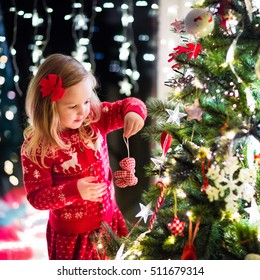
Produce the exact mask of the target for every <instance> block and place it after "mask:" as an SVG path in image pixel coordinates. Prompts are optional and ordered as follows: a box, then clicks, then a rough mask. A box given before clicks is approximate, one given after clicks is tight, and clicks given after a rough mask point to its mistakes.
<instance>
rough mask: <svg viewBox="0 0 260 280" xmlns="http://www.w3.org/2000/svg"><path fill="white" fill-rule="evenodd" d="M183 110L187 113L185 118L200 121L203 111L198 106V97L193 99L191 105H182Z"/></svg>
mask: <svg viewBox="0 0 260 280" xmlns="http://www.w3.org/2000/svg"><path fill="white" fill-rule="evenodd" d="M184 109H185V111H186V112H187V113H188V117H187V120H188V121H191V120H197V121H199V122H201V121H202V115H203V113H204V111H203V110H202V109H201V108H200V103H199V100H198V99H195V101H194V103H193V104H192V105H186V106H185V107H184Z"/></svg>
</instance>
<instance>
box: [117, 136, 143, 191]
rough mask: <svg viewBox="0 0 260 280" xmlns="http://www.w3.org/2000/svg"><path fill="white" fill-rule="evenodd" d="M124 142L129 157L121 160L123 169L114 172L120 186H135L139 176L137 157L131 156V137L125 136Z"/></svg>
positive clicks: (120, 163) (120, 164)
mask: <svg viewBox="0 0 260 280" xmlns="http://www.w3.org/2000/svg"><path fill="white" fill-rule="evenodd" d="M124 142H125V144H126V148H127V158H124V159H122V160H121V161H120V162H119V166H120V167H121V168H122V170H118V171H116V172H115V173H114V176H115V178H116V181H115V184H116V185H117V186H118V187H120V188H125V187H127V186H135V185H136V184H137V183H138V178H137V177H136V176H135V159H134V158H132V157H130V148H129V139H128V138H127V139H126V138H124Z"/></svg>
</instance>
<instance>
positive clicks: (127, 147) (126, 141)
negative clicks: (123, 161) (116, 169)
mask: <svg viewBox="0 0 260 280" xmlns="http://www.w3.org/2000/svg"><path fill="white" fill-rule="evenodd" d="M123 139H124V142H125V145H126V149H127V157H130V148H129V139H128V138H125V137H123Z"/></svg>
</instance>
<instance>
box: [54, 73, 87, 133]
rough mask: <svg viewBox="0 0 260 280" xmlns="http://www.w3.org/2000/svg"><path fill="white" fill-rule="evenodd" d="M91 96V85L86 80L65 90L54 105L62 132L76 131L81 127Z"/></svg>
mask: <svg viewBox="0 0 260 280" xmlns="http://www.w3.org/2000/svg"><path fill="white" fill-rule="evenodd" d="M91 94H92V88H91V83H90V82H89V81H88V80H87V79H84V80H82V81H81V82H79V83H78V84H76V85H74V86H71V87H69V88H67V89H66V92H65V94H64V96H63V97H62V98H61V99H60V100H58V101H57V104H56V105H57V111H58V114H59V117H60V123H61V127H62V129H63V130H67V129H77V128H79V127H80V126H81V125H82V122H83V121H84V119H85V118H86V117H87V116H88V114H89V112H90V97H91Z"/></svg>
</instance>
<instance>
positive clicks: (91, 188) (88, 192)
mask: <svg viewBox="0 0 260 280" xmlns="http://www.w3.org/2000/svg"><path fill="white" fill-rule="evenodd" d="M96 180H97V178H96V177H93V176H90V177H85V178H81V179H79V180H78V183H77V187H78V190H79V193H80V195H81V197H82V199H84V200H90V201H93V202H101V201H102V196H103V195H105V194H106V192H107V191H106V188H107V186H106V184H105V183H95V182H94V181H96Z"/></svg>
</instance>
